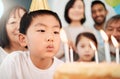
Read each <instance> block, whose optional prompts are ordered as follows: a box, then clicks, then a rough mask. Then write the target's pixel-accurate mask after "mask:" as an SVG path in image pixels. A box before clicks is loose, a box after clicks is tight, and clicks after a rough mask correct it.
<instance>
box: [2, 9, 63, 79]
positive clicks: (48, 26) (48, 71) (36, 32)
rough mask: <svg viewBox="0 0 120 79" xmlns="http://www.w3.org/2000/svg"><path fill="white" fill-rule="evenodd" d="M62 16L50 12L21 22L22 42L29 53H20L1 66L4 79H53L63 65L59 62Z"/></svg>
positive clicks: (38, 14)
mask: <svg viewBox="0 0 120 79" xmlns="http://www.w3.org/2000/svg"><path fill="white" fill-rule="evenodd" d="M60 28H62V25H61V22H60V19H59V17H58V15H57V14H56V13H54V12H52V11H49V10H37V11H33V12H30V13H26V14H25V15H24V16H23V17H22V19H21V22H20V33H21V34H20V35H19V40H20V43H21V45H22V46H26V47H27V48H28V51H24V52H21V51H17V52H14V53H12V54H10V55H8V56H7V57H6V59H5V60H4V61H3V63H2V64H1V66H0V79H52V78H53V74H54V71H55V69H56V67H57V66H59V65H60V64H61V63H63V62H62V61H60V60H58V59H57V58H55V57H54V56H55V54H56V53H57V52H58V50H59V46H60V34H59V33H60Z"/></svg>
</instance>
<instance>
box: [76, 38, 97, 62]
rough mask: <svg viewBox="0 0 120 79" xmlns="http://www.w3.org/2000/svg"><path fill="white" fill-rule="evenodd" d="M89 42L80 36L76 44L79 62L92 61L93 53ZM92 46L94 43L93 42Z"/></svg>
mask: <svg viewBox="0 0 120 79" xmlns="http://www.w3.org/2000/svg"><path fill="white" fill-rule="evenodd" d="M90 41H91V40H90V39H88V38H87V37H85V36H81V38H80V39H79V42H78V44H77V53H78V55H79V61H92V59H93V57H94V54H95V52H94V50H93V49H92V48H91V46H90ZM92 42H93V41H92ZM93 44H95V43H94V42H93Z"/></svg>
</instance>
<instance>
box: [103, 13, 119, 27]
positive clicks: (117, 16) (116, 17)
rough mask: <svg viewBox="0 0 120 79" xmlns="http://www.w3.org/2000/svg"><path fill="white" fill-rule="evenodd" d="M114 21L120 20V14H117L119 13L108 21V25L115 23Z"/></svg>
mask: <svg viewBox="0 0 120 79" xmlns="http://www.w3.org/2000/svg"><path fill="white" fill-rule="evenodd" d="M114 22H120V14H117V15H114V16H112V17H111V18H110V19H109V20H108V21H107V22H106V27H105V29H106V28H107V27H109V25H111V23H114Z"/></svg>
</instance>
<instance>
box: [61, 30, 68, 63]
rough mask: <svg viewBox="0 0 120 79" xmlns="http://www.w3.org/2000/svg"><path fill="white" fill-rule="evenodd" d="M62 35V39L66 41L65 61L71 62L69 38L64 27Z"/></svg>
mask: <svg viewBox="0 0 120 79" xmlns="http://www.w3.org/2000/svg"><path fill="white" fill-rule="evenodd" d="M60 37H61V40H62V41H63V43H64V50H65V61H66V62H70V59H69V46H68V40H67V35H66V33H65V31H64V30H63V29H61V30H60Z"/></svg>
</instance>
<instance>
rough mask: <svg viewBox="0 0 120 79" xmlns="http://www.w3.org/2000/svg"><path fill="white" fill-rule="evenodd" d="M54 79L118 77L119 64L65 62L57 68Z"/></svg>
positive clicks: (112, 78) (119, 71)
mask: <svg viewBox="0 0 120 79" xmlns="http://www.w3.org/2000/svg"><path fill="white" fill-rule="evenodd" d="M54 79H120V64H116V63H99V64H96V63H93V62H92V63H85V62H74V63H65V64H62V65H61V66H59V67H58V68H57V70H56V72H55V74H54Z"/></svg>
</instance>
